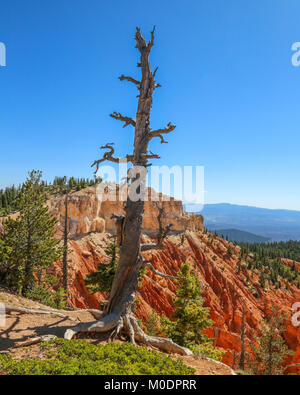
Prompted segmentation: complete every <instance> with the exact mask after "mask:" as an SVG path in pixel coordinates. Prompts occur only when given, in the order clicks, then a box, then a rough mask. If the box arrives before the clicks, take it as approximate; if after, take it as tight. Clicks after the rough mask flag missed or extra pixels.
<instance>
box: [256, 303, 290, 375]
mask: <svg viewBox="0 0 300 395" xmlns="http://www.w3.org/2000/svg"><path fill="white" fill-rule="evenodd" d="M286 319H287V317H286V316H285V315H280V314H279V309H278V308H276V307H273V311H272V314H271V316H270V317H269V319H268V320H266V322H265V326H264V328H263V330H262V334H261V336H260V337H256V338H255V341H254V342H253V343H252V344H251V349H252V351H253V353H254V355H255V359H254V360H253V361H252V362H251V363H250V367H249V371H250V372H251V373H252V374H255V375H272V376H273V375H281V374H283V372H284V368H283V366H282V364H283V362H284V360H285V358H286V357H287V356H288V355H293V353H294V352H293V351H291V350H289V348H288V346H287V345H286V342H285V340H284V338H283V333H284V332H285V330H286V329H285V326H284V321H285V320H286ZM255 343H259V345H257V344H255Z"/></svg>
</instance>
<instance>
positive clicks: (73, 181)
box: [0, 177, 101, 217]
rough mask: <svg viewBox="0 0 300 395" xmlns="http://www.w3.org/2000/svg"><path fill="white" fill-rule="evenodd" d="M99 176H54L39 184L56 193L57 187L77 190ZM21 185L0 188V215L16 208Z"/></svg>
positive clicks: (9, 212) (94, 181) (88, 184)
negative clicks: (89, 177) (90, 177)
mask: <svg viewBox="0 0 300 395" xmlns="http://www.w3.org/2000/svg"><path fill="white" fill-rule="evenodd" d="M100 181H101V180H100V179H99V178H94V179H88V178H76V177H69V178H68V177H55V178H54V180H53V181H52V182H50V183H48V182H46V181H42V182H41V184H42V186H43V187H44V188H45V190H47V191H48V192H49V194H53V193H56V192H57V190H58V189H60V190H61V189H62V188H70V189H71V190H75V191H79V190H81V189H83V188H86V187H88V186H92V185H95V184H97V183H98V182H100ZM22 188H23V186H22V185H18V186H16V185H12V186H10V187H6V188H5V189H0V217H1V216H6V215H9V214H11V213H13V212H15V211H17V210H18V208H17V206H16V198H17V197H18V196H19V194H20V192H21V190H22Z"/></svg>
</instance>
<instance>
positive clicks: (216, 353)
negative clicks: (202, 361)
mask: <svg viewBox="0 0 300 395" xmlns="http://www.w3.org/2000/svg"><path fill="white" fill-rule="evenodd" d="M190 349H191V350H192V351H193V353H194V354H195V355H200V356H202V357H207V358H211V359H214V360H215V361H221V360H222V358H223V356H224V355H225V354H226V350H223V349H220V348H215V347H213V346H212V345H211V344H210V343H205V344H195V345H192V346H191V347H190Z"/></svg>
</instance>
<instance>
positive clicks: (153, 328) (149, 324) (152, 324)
mask: <svg viewBox="0 0 300 395" xmlns="http://www.w3.org/2000/svg"><path fill="white" fill-rule="evenodd" d="M158 327H159V316H158V314H157V313H156V311H155V310H154V309H152V314H151V315H150V316H149V317H148V318H147V320H146V328H145V329H146V333H147V334H148V335H150V336H157V335H158V333H159V329H158Z"/></svg>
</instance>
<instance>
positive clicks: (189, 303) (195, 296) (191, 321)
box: [162, 263, 213, 347]
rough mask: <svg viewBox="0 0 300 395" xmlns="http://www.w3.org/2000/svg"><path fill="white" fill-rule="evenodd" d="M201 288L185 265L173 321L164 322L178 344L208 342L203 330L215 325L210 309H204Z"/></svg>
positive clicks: (175, 302) (181, 271)
mask: <svg viewBox="0 0 300 395" xmlns="http://www.w3.org/2000/svg"><path fill="white" fill-rule="evenodd" d="M201 295H202V291H201V286H200V282H199V280H198V278H197V277H196V275H195V274H194V273H193V272H192V271H191V269H190V265H189V264H187V263H186V264H183V265H182V267H181V269H180V271H179V273H178V288H177V290H176V297H175V299H174V305H175V312H174V314H173V317H172V318H173V319H175V320H176V321H171V320H169V319H167V318H164V319H163V320H162V323H163V325H164V326H165V330H166V333H167V335H168V336H169V337H170V338H171V339H172V340H173V341H174V342H176V343H177V344H179V345H181V346H185V347H190V346H192V345H195V344H199V343H204V342H207V341H208V337H207V336H206V335H203V330H204V329H205V328H206V327H209V326H211V325H212V324H213V321H212V320H210V319H209V318H208V316H209V312H210V309H209V308H207V307H203V303H204V300H203V298H202V296H201Z"/></svg>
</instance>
